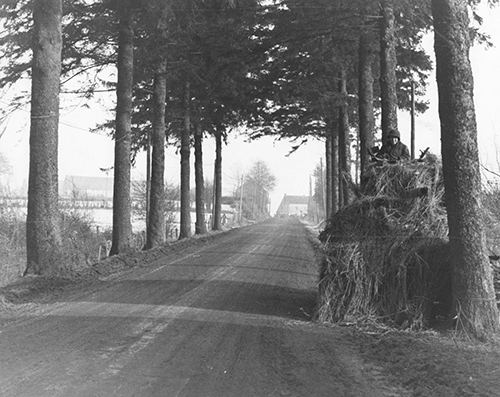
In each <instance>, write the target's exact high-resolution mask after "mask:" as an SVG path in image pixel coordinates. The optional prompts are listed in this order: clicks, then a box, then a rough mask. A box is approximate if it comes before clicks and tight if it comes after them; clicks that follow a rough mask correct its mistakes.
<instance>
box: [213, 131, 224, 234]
mask: <svg viewBox="0 0 500 397" xmlns="http://www.w3.org/2000/svg"><path fill="white" fill-rule="evenodd" d="M221 212H222V133H221V132H220V131H216V133H215V166H214V208H213V217H212V230H221Z"/></svg>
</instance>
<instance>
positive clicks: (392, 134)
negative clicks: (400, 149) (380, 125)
mask: <svg viewBox="0 0 500 397" xmlns="http://www.w3.org/2000/svg"><path fill="white" fill-rule="evenodd" d="M387 138H388V139H390V138H398V139H399V140H400V139H401V135H400V134H399V131H398V130H395V129H390V130H389V133H388V134H387Z"/></svg>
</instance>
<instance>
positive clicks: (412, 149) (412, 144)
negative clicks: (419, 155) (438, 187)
mask: <svg viewBox="0 0 500 397" xmlns="http://www.w3.org/2000/svg"><path fill="white" fill-rule="evenodd" d="M410 117H411V124H410V155H411V159H412V160H415V82H414V81H412V82H411V110H410Z"/></svg>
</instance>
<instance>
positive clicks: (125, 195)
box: [110, 1, 134, 255]
mask: <svg viewBox="0 0 500 397" xmlns="http://www.w3.org/2000/svg"><path fill="white" fill-rule="evenodd" d="M118 13H119V18H120V23H119V35H118V60H117V69H118V82H117V85H116V99H117V101H116V133H115V167H114V185H113V234H112V244H111V250H110V255H116V254H118V253H122V252H124V251H127V250H130V249H131V238H132V225H131V222H130V210H131V208H130V207H131V205H130V142H131V116H132V87H133V72H134V28H133V17H132V11H131V5H130V3H129V2H128V1H122V2H120V3H119V5H118Z"/></svg>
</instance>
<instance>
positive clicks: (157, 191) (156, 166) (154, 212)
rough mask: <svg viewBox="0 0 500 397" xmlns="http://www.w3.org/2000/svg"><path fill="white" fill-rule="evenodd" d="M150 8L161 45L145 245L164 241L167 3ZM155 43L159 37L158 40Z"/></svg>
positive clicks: (158, 62) (156, 76) (155, 80)
mask: <svg viewBox="0 0 500 397" xmlns="http://www.w3.org/2000/svg"><path fill="white" fill-rule="evenodd" d="M151 11H153V12H155V13H157V12H158V13H159V18H158V21H157V29H156V38H157V40H160V44H161V46H162V47H163V48H162V49H161V50H160V51H158V53H157V55H156V59H155V60H154V65H155V67H154V69H155V70H154V82H153V122H152V134H151V135H152V137H151V141H152V147H153V150H152V164H151V187H150V196H149V212H148V218H149V219H148V222H147V230H146V248H148V249H149V248H153V247H155V246H158V245H161V244H163V243H164V242H165V237H166V236H165V232H166V229H165V212H164V207H165V202H164V201H165V182H164V180H165V175H164V174H165V133H166V126H165V103H166V99H167V98H166V97H167V75H166V73H167V62H166V56H165V48H164V44H165V33H166V26H165V25H166V22H167V20H166V18H167V15H166V13H167V7H166V6H165V3H164V2H162V3H161V4H160V5H159V9H158V7H152V9H151ZM157 44H158V41H157Z"/></svg>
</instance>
